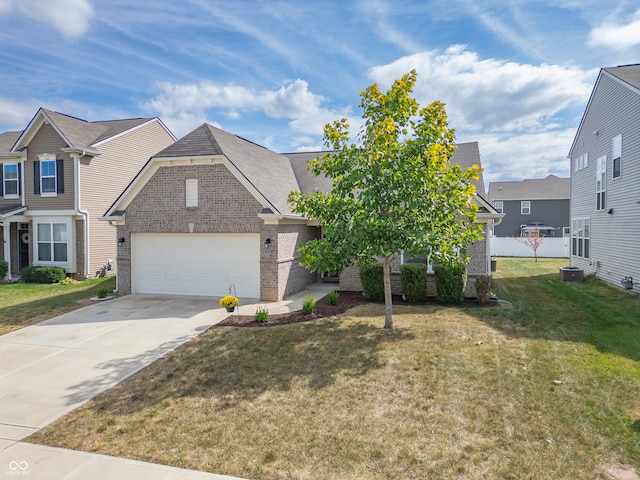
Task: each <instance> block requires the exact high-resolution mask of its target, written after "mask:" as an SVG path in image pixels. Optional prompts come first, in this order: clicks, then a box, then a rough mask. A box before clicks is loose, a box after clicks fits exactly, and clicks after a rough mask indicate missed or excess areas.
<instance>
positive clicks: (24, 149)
mask: <svg viewBox="0 0 640 480" xmlns="http://www.w3.org/2000/svg"><path fill="white" fill-rule="evenodd" d="M174 142H175V137H174V136H173V134H172V133H171V132H170V131H169V130H168V129H167V128H166V127H165V126H164V125H163V124H162V122H160V120H159V119H158V118H130V119H120V120H110V121H98V122H88V121H86V120H82V119H79V118H75V117H71V116H68V115H64V114H62V113H58V112H53V111H51V110H46V109H40V110H38V112H37V113H36V115H35V116H34V117H33V119H32V120H31V121H30V122H29V124H28V125H27V126H26V128H25V129H24V130H22V131H16V132H5V133H0V239H2V245H3V247H2V248H0V260H5V261H7V262H8V263H9V275H8V277H9V279H11V278H12V277H15V276H19V275H20V272H21V271H22V269H23V268H24V267H27V266H29V265H46V266H58V267H62V268H64V269H65V271H66V272H67V273H69V274H72V275H74V276H76V277H79V278H84V277H90V276H94V275H96V274H102V273H104V272H105V271H106V270H107V269H108V268H110V269H111V273H113V272H115V269H116V265H115V258H116V248H115V241H114V239H115V234H114V231H113V228H111V227H110V226H109V225H107V224H105V223H104V222H101V221H99V219H100V217H101V216H102V214H103V213H104V211H105V209H107V208H108V207H109V205H111V204H112V203H113V201H114V200H115V199H116V198H117V196H118V195H119V194H120V193H121V192H122V190H123V189H124V188H125V187H126V186H127V184H128V183H129V182H130V181H131V180H132V179H133V177H134V176H135V175H136V173H137V172H138V171H139V170H140V168H141V167H142V166H143V165H144V164H145V162H146V161H147V160H148V159H149V157H150V156H151V155H153V154H154V153H156V152H158V151H160V150H162V149H163V148H165V147H167V146H168V145H171V144H172V143H174ZM104 266H106V268H103V267H104Z"/></svg>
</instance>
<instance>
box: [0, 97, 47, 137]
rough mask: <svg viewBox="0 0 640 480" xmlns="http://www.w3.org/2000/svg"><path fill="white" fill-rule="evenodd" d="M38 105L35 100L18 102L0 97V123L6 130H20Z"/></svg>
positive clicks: (34, 112) (31, 116)
mask: <svg viewBox="0 0 640 480" xmlns="http://www.w3.org/2000/svg"><path fill="white" fill-rule="evenodd" d="M39 107H40V105H39V103H38V101H37V100H27V101H22V102H18V101H16V100H13V99H10V98H3V97H0V125H3V126H6V127H7V130H22V129H23V128H24V127H25V126H26V125H27V123H29V120H31V119H32V118H33V116H34V115H35V114H36V112H37V111H38V108H39Z"/></svg>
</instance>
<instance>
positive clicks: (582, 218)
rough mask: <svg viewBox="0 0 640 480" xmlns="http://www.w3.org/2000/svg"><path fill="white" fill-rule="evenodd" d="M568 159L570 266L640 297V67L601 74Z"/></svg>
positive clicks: (629, 67) (622, 68)
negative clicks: (628, 287) (629, 285)
mask: <svg viewBox="0 0 640 480" xmlns="http://www.w3.org/2000/svg"><path fill="white" fill-rule="evenodd" d="M569 158H570V159H571V265H572V266H575V267H579V268H582V269H584V271H585V273H594V274H595V275H596V276H597V277H598V278H600V279H602V280H604V281H606V282H609V283H611V284H613V285H617V286H621V283H622V281H623V280H624V279H625V278H626V277H631V278H632V279H633V282H634V285H635V286H634V289H635V290H636V291H640V288H639V287H638V285H640V244H639V243H638V239H639V238H640V191H639V189H638V187H639V186H640V65H624V66H619V67H613V68H603V69H601V70H600V73H599V75H598V78H597V80H596V83H595V86H594V88H593V91H592V93H591V97H590V99H589V102H588V104H587V107H586V110H585V112H584V115H583V117H582V121H581V122H580V126H579V128H578V131H577V133H576V136H575V139H574V141H573V144H572V146H571V150H570V151H569Z"/></svg>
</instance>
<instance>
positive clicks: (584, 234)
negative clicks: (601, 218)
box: [571, 217, 591, 258]
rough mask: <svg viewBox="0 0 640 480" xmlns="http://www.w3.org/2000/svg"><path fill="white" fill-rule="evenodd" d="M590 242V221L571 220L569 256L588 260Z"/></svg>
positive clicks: (583, 219) (587, 218)
mask: <svg viewBox="0 0 640 480" xmlns="http://www.w3.org/2000/svg"><path fill="white" fill-rule="evenodd" d="M590 242H591V219H590V218H589V217H583V218H572V219H571V255H573V256H574V257H582V258H589V249H590V248H589V247H590Z"/></svg>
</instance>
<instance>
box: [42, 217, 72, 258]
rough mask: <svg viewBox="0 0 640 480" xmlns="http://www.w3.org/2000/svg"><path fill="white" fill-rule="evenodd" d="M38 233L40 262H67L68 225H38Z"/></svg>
mask: <svg viewBox="0 0 640 480" xmlns="http://www.w3.org/2000/svg"><path fill="white" fill-rule="evenodd" d="M36 233H37V237H38V238H37V243H38V261H39V262H66V261H67V224H66V223H38V224H37V230H36Z"/></svg>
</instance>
